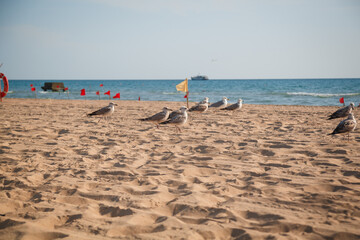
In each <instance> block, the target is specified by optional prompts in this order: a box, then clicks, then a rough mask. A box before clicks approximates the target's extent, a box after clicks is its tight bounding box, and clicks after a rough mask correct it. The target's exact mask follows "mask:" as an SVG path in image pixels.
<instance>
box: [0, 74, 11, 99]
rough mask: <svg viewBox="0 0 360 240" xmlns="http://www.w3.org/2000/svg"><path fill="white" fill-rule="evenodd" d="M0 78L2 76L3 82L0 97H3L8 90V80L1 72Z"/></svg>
mask: <svg viewBox="0 0 360 240" xmlns="http://www.w3.org/2000/svg"><path fill="white" fill-rule="evenodd" d="M0 78H2V80H3V83H4V91H1V89H0V95H1V96H0V97H1V98H3V97H5V96H6V94H7V92H8V91H9V81H8V79H7V77H6V76H5V75H4V74H3V73H0Z"/></svg>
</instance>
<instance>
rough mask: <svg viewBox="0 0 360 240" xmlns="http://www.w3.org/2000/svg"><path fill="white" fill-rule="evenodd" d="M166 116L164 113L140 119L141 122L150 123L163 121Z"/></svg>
mask: <svg viewBox="0 0 360 240" xmlns="http://www.w3.org/2000/svg"><path fill="white" fill-rule="evenodd" d="M165 116H166V113H165V112H164V111H162V112H159V113H156V114H154V115H153V116H151V117H148V118H144V119H141V120H142V121H152V122H158V121H161V120H162V119H164V118H165Z"/></svg>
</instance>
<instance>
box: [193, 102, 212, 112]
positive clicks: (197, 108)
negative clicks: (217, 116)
mask: <svg viewBox="0 0 360 240" xmlns="http://www.w3.org/2000/svg"><path fill="white" fill-rule="evenodd" d="M208 108H209V105H208V103H200V104H197V105H195V106H193V107H191V108H190V109H189V112H192V111H195V112H206V111H207V110H208Z"/></svg>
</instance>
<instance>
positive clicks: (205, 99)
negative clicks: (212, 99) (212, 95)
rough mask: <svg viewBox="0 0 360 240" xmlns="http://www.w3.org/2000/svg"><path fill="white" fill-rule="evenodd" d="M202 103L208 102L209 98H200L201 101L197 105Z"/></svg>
mask: <svg viewBox="0 0 360 240" xmlns="http://www.w3.org/2000/svg"><path fill="white" fill-rule="evenodd" d="M204 103H207V104H209V98H208V97H205V98H204V100H202V101H201V102H199V103H198V104H197V105H199V104H204Z"/></svg>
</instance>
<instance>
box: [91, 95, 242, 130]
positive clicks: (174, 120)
mask: <svg viewBox="0 0 360 240" xmlns="http://www.w3.org/2000/svg"><path fill="white" fill-rule="evenodd" d="M228 100H229V99H228V98H227V97H223V98H222V100H220V101H218V102H215V103H213V104H210V103H209V98H208V97H205V98H204V100H202V101H201V102H199V103H197V104H196V105H195V106H193V107H191V108H190V109H188V108H187V107H184V106H182V107H181V108H180V109H179V110H175V111H173V110H172V109H170V108H168V107H164V108H163V109H162V111H161V112H158V113H156V114H154V115H152V116H150V117H147V118H141V119H139V120H140V121H147V122H152V123H154V124H155V125H156V127H157V128H159V125H160V124H170V125H174V126H175V128H176V129H177V130H178V131H179V132H181V129H180V127H179V126H181V125H184V124H185V123H186V122H187V120H188V113H187V111H189V112H200V113H202V112H206V111H207V110H208V109H209V108H220V109H221V110H228V111H234V110H238V109H240V108H241V107H242V100H241V99H239V100H238V101H237V103H234V104H232V105H229V106H228ZM116 105H117V104H116V103H113V102H110V103H109V105H108V106H106V107H103V108H101V109H99V110H97V111H95V112H92V113H89V114H87V116H89V117H90V116H100V117H103V118H107V117H109V116H110V115H111V114H113V112H114V109H115V107H114V106H116ZM99 121H100V120H99Z"/></svg>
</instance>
